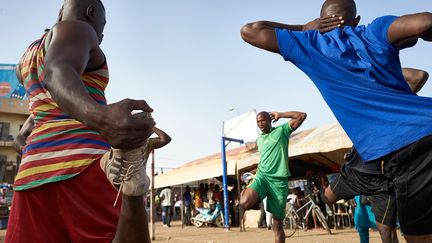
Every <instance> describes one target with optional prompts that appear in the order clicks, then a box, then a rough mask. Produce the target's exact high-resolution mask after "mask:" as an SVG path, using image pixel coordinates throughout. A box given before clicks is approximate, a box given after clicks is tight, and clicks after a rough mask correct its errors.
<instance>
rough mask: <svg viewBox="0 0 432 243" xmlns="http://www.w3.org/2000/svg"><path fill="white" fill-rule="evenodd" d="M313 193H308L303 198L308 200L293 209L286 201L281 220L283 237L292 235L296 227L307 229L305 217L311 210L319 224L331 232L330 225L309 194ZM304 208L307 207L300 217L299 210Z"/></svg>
mask: <svg viewBox="0 0 432 243" xmlns="http://www.w3.org/2000/svg"><path fill="white" fill-rule="evenodd" d="M313 194H316V193H313ZM313 194H309V195H308V196H306V197H305V199H306V200H308V202H307V203H306V204H305V205H303V206H301V207H300V208H299V209H297V210H295V209H294V207H293V206H292V205H291V203H287V207H286V210H285V211H286V214H285V219H284V220H283V224H284V230H285V237H287V238H288V237H291V236H292V235H294V233H295V232H296V231H297V229H302V230H305V231H306V230H307V225H306V219H307V217H309V214H310V213H311V212H312V210H314V211H315V215H316V217H317V218H318V220H319V222H320V223H321V225H322V226H323V228H324V229H325V230H327V232H328V233H329V234H331V230H330V226H329V225H328V223H327V220H326V218H325V216H324V214H323V213H322V211H321V209H320V208H319V207H318V205H316V204H315V202H314V201H313V200H312V198H311V195H313ZM305 208H307V210H306V214H305V216H304V217H300V216H299V212H301V211H302V210H303V209H305Z"/></svg>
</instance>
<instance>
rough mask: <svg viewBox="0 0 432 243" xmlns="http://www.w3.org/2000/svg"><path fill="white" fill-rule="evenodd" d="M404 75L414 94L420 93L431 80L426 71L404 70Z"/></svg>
mask: <svg viewBox="0 0 432 243" xmlns="http://www.w3.org/2000/svg"><path fill="white" fill-rule="evenodd" d="M402 73H403V76H404V78H405V80H406V81H407V83H408V85H409V86H410V88H411V90H412V91H413V92H414V93H417V92H419V91H420V90H421V88H423V86H424V84H425V83H426V81H427V80H428V78H429V74H428V73H427V72H426V71H423V70H419V69H414V68H402Z"/></svg>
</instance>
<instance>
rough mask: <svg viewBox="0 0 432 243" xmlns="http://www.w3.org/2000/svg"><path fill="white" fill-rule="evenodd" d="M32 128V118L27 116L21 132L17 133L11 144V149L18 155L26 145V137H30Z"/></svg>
mask: <svg viewBox="0 0 432 243" xmlns="http://www.w3.org/2000/svg"><path fill="white" fill-rule="evenodd" d="M33 127H34V121H33V118H32V117H31V116H29V117H28V118H27V120H26V121H25V122H24V124H23V126H22V128H21V130H20V131H19V133H18V135H17V136H16V138H15V140H14V143H13V148H14V149H15V151H16V152H17V153H18V154H21V153H22V149H23V147H24V146H25V145H26V140H27V137H28V136H29V135H30V133H31V131H32V130H33Z"/></svg>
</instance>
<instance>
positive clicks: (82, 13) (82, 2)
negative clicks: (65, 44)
mask: <svg viewBox="0 0 432 243" xmlns="http://www.w3.org/2000/svg"><path fill="white" fill-rule="evenodd" d="M63 20H81V21H84V22H87V23H88V24H90V25H91V26H92V27H93V28H94V30H95V31H96V34H97V36H98V39H99V43H100V42H102V38H103V30H104V27H105V23H106V19H105V7H104V5H103V4H102V1H101V0H64V3H63V6H62V8H61V9H60V13H59V17H58V21H63Z"/></svg>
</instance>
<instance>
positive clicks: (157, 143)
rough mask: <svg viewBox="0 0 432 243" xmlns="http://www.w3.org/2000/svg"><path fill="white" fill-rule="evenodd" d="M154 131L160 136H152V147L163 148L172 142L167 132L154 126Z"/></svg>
mask: <svg viewBox="0 0 432 243" xmlns="http://www.w3.org/2000/svg"><path fill="white" fill-rule="evenodd" d="M152 131H153V132H154V133H155V134H156V135H157V136H158V137H157V138H151V139H152V140H153V141H152V145H153V148H152V149H158V148H162V147H163V146H165V145H167V144H168V143H170V142H171V137H170V136H169V135H168V134H167V133H166V132H164V131H162V130H160V129H159V128H156V127H153V129H152Z"/></svg>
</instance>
